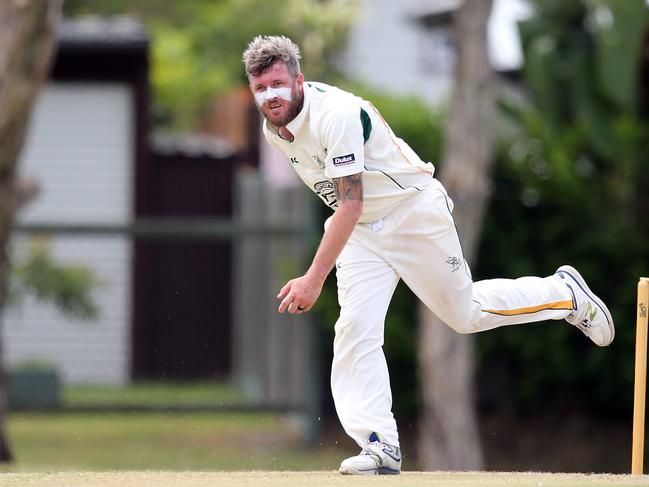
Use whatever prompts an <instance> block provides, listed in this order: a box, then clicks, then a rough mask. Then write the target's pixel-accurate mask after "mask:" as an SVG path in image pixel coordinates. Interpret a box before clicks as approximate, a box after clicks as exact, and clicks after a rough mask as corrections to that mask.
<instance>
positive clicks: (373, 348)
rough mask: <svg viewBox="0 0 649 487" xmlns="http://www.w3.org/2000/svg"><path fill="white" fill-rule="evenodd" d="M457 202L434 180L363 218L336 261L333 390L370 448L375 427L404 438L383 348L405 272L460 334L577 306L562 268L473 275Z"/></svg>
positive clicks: (351, 429)
mask: <svg viewBox="0 0 649 487" xmlns="http://www.w3.org/2000/svg"><path fill="white" fill-rule="evenodd" d="M452 208H453V206H452V202H451V200H450V198H449V197H448V196H447V194H446V190H445V189H444V187H443V186H442V185H441V183H439V181H437V180H436V179H433V181H432V182H431V183H430V184H429V185H428V186H426V188H425V189H424V190H422V191H421V192H420V193H418V194H416V195H415V196H413V197H411V198H409V199H407V200H406V201H404V202H403V203H401V204H400V205H399V206H398V207H397V208H396V209H395V210H393V211H392V212H391V213H390V214H389V215H388V216H387V217H385V218H384V219H383V220H379V221H377V222H373V223H370V224H358V225H356V228H355V229H354V231H353V233H352V235H351V237H350V239H349V241H348V242H347V244H346V246H345V248H344V249H343V251H342V252H341V254H340V256H339V257H338V260H337V262H336V276H337V280H338V301H339V304H340V317H339V318H338V321H337V322H336V326H335V332H336V334H335V339H334V347H333V348H334V358H333V363H332V368H331V390H332V394H333V398H334V403H335V405H336V411H337V413H338V417H339V418H340V422H341V423H342V426H343V428H344V429H345V431H346V432H347V434H348V435H349V436H351V437H352V438H353V439H354V440H355V441H356V442H357V443H358V444H359V445H360V446H361V447H363V446H364V445H366V444H367V443H368V441H369V436H370V434H371V433H372V432H375V433H377V434H378V435H379V438H380V439H381V441H384V442H386V443H388V444H391V445H394V446H399V435H398V432H397V426H396V422H395V420H394V416H393V414H392V393H391V391H390V378H389V375H388V367H387V363H386V361H385V356H384V354H383V348H382V347H383V329H384V321H385V315H386V312H387V309H388V305H389V303H390V299H391V298H392V294H393V293H394V290H395V288H396V286H397V283H398V281H399V279H403V281H404V282H405V284H406V285H407V286H408V287H409V288H410V289H411V290H412V291H413V292H414V294H416V295H417V297H419V299H421V300H422V301H423V302H424V304H425V305H426V306H427V307H428V308H430V309H431V311H432V312H433V313H435V315H437V316H438V317H439V318H440V319H441V320H442V321H444V322H445V323H446V324H447V325H448V326H450V327H451V328H453V329H454V330H455V331H457V332H458V333H475V332H480V331H485V330H490V329H493V328H497V327H499V326H503V325H514V324H520V323H529V322H534V321H541V320H548V319H553V320H554V319H562V318H565V317H566V316H567V315H568V314H569V313H570V311H571V310H572V295H571V293H570V291H569V289H568V287H567V286H566V285H565V284H563V283H562V282H561V281H560V280H559V279H558V278H556V277H554V276H550V277H546V278H540V277H522V278H520V279H490V280H484V281H479V282H472V279H471V273H470V271H469V268H468V266H467V264H466V262H465V260H464V256H463V255H462V249H461V248H460V242H459V239H458V235H457V232H456V229H455V224H454V222H453V217H452V215H451V211H452Z"/></svg>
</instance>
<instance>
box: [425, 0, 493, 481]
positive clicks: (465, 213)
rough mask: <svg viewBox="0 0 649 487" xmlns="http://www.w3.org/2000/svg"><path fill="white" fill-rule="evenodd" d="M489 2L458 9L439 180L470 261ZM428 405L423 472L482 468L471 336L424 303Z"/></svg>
mask: <svg viewBox="0 0 649 487" xmlns="http://www.w3.org/2000/svg"><path fill="white" fill-rule="evenodd" d="M491 3H492V2H491V0H465V1H464V3H463V5H462V6H461V7H460V8H459V10H458V11H457V12H456V14H455V18H454V22H455V33H456V40H457V48H458V57H457V67H456V80H455V92H454V94H453V98H452V101H451V107H450V113H449V118H448V120H447V124H446V135H445V149H444V155H443V158H442V162H443V164H442V168H441V176H440V180H441V181H442V182H443V184H444V186H445V187H446V189H447V191H448V193H449V195H450V196H451V198H452V199H453V200H454V202H455V210H454V218H455V222H456V224H457V227H458V231H459V234H460V241H461V243H462V249H463V252H464V257H465V259H467V261H468V262H471V260H472V256H473V255H474V253H475V249H476V247H477V245H476V244H477V242H478V237H479V235H480V228H481V222H482V218H483V214H484V210H485V207H486V204H487V200H488V197H489V193H490V185H489V167H490V163H491V159H492V152H493V134H492V130H491V127H492V126H493V115H494V106H495V103H494V94H493V89H492V79H491V69H490V66H489V61H488V53H487V20H488V19H489V14H490V11H491ZM419 317H420V328H419V330H420V337H419V338H420V339H419V372H420V377H421V383H422V395H423V411H422V416H421V418H420V422H419V442H418V453H419V458H420V466H421V468H422V469H423V470H481V469H482V468H483V459H482V448H481V446H480V436H479V433H478V422H477V415H476V408H475V384H474V361H473V337H472V336H471V335H459V334H457V333H455V332H454V331H453V330H451V329H450V328H449V327H447V326H446V325H445V324H444V323H443V322H441V321H440V320H439V319H438V318H437V317H436V316H435V315H433V314H432V313H431V311H430V310H429V309H428V308H426V307H425V306H424V305H423V304H422V305H420V308H419Z"/></svg>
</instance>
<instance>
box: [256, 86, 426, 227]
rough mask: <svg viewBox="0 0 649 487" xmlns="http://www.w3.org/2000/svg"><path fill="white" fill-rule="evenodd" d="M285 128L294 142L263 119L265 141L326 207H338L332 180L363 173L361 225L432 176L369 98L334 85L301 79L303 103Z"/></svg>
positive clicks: (372, 219)
mask: <svg viewBox="0 0 649 487" xmlns="http://www.w3.org/2000/svg"><path fill="white" fill-rule="evenodd" d="M286 128H287V129H288V130H289V131H290V132H291V133H292V134H293V135H294V139H293V141H288V140H285V139H283V138H281V137H280V136H279V134H278V133H277V131H276V129H275V127H273V126H272V125H271V124H269V123H268V122H267V121H266V120H264V135H265V137H266V140H267V141H268V142H269V143H270V144H271V145H273V146H274V147H277V148H278V149H279V150H281V151H282V152H284V153H285V154H286V156H287V157H288V158H289V160H290V161H291V165H292V166H293V169H295V172H297V174H298V176H300V178H301V179H302V180H303V181H304V183H305V184H306V185H307V186H308V187H309V188H311V190H312V191H313V192H314V193H315V194H317V195H318V196H319V197H320V198H321V199H322V200H323V201H324V202H325V203H326V204H327V205H328V206H330V207H331V208H333V209H335V208H336V207H337V201H336V195H335V191H334V186H333V183H332V179H333V178H340V177H344V176H349V175H351V174H357V173H362V180H363V214H362V215H361V217H360V219H359V222H360V223H368V222H373V221H376V220H379V219H381V218H383V217H385V216H386V215H387V214H388V213H390V211H392V210H393V209H394V208H395V207H396V206H397V205H398V204H399V203H400V202H401V201H403V200H404V199H406V198H408V197H409V196H412V195H413V194H416V193H418V192H419V191H421V190H422V189H423V188H424V187H425V186H426V185H427V184H428V183H430V182H431V181H432V179H433V173H434V172H435V168H434V166H433V165H432V164H431V163H425V162H423V161H422V160H421V159H420V158H419V156H417V154H415V152H414V151H413V150H412V149H411V148H410V147H409V146H408V144H406V143H405V142H404V141H403V140H401V139H399V138H398V137H396V136H395V135H394V133H393V132H392V129H390V127H389V126H388V124H387V123H386V122H385V120H383V118H382V117H381V115H380V114H379V112H378V111H377V110H376V108H374V106H373V105H372V104H371V103H370V102H368V101H365V100H363V99H362V98H360V97H358V96H356V95H353V94H351V93H348V92H346V91H343V90H341V89H339V88H336V87H334V86H330V85H326V84H324V83H315V82H305V83H304V106H303V107H302V110H301V111H300V113H299V114H298V115H297V117H295V119H293V120H292V121H291V122H290V123H289V124H288V125H287V126H286Z"/></svg>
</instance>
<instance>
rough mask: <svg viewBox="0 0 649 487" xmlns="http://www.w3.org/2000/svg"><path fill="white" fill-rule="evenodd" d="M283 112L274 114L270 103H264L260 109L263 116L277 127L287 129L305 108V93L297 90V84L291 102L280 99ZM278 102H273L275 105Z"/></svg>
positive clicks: (292, 89) (293, 89) (293, 88)
mask: <svg viewBox="0 0 649 487" xmlns="http://www.w3.org/2000/svg"><path fill="white" fill-rule="evenodd" d="M279 102H280V103H281V107H280V108H281V109H282V110H281V112H279V113H274V112H273V110H271V109H270V103H269V102H264V104H263V105H262V106H261V107H260V108H259V111H260V112H261V114H262V115H263V116H264V118H266V120H268V122H270V123H271V124H273V125H274V126H275V127H286V125H288V124H289V123H290V122H291V121H292V120H293V119H294V118H295V117H297V116H298V114H299V113H300V111H301V110H302V107H303V106H304V92H303V91H302V92H299V91H298V90H297V84H296V85H294V86H293V87H292V88H291V101H287V100H283V99H281V98H280V99H279ZM274 103H276V102H273V104H274Z"/></svg>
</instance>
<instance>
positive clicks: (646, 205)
mask: <svg viewBox="0 0 649 487" xmlns="http://www.w3.org/2000/svg"><path fill="white" fill-rule="evenodd" d="M532 5H533V6H534V9H535V14H534V16H533V17H532V18H531V19H530V20H529V21H526V22H523V23H522V24H521V25H520V32H521V37H522V41H523V49H524V55H525V65H524V70H523V75H524V80H525V85H526V87H527V88H528V89H529V95H530V97H529V103H525V104H523V105H520V104H519V105H516V104H511V103H507V102H505V103H504V104H503V108H504V111H505V113H507V114H508V115H509V116H510V117H511V118H512V119H513V120H514V121H515V122H516V124H517V125H518V127H519V129H520V132H519V134H518V136H517V137H515V138H514V139H513V140H509V141H503V143H502V145H501V147H500V156H499V160H498V164H497V170H496V174H495V178H494V179H495V182H496V185H497V189H496V191H495V198H494V200H493V202H492V205H491V209H490V211H489V214H488V218H487V223H486V227H485V232H486V234H485V236H484V238H483V245H482V248H481V251H480V255H481V258H480V259H479V265H478V268H477V269H476V273H475V274H476V276H474V277H479V278H485V277H495V276H499V275H501V274H503V273H504V274H505V275H507V276H509V277H517V276H520V275H548V274H551V273H552V272H554V270H555V269H556V268H557V267H558V266H559V265H561V264H562V263H571V264H572V265H574V266H575V267H577V268H578V269H579V270H580V272H581V273H582V274H583V275H584V277H585V278H586V280H587V281H588V282H589V285H590V286H591V288H592V289H594V290H595V291H596V292H597V293H598V294H599V295H600V296H601V297H602V298H603V299H604V300H605V302H607V303H608V305H609V308H610V309H611V312H612V314H613V317H614V320H615V321H616V324H617V332H616V339H615V342H614V343H613V345H612V346H611V347H610V348H607V349H597V348H596V347H593V346H592V345H591V344H590V342H589V341H588V340H587V339H585V338H584V337H582V336H580V334H578V333H576V332H575V330H574V329H572V328H571V327H569V326H565V324H564V323H562V322H561V323H558V322H552V323H545V324H542V325H532V326H527V327H516V328H515V329H506V330H497V331H494V332H491V333H489V334H483V335H481V336H480V350H481V352H482V360H483V364H484V366H483V368H482V370H483V371H484V372H483V377H482V379H483V382H491V383H493V381H490V379H495V377H494V374H500V380H499V383H500V387H501V388H502V390H500V391H499V392H495V391H491V393H490V394H489V396H490V397H492V398H497V397H501V398H503V397H507V390H511V389H513V390H515V391H518V396H519V397H520V398H521V399H522V401H523V404H526V405H527V406H530V407H531V406H533V405H537V404H541V403H544V404H547V402H548V401H550V400H554V401H558V402H560V403H561V404H563V405H564V406H566V407H569V406H574V405H585V404H587V405H589V407H592V406H594V405H599V406H600V407H603V408H621V409H628V408H629V407H630V400H631V394H629V391H630V387H631V383H632V377H633V373H632V371H633V357H634V353H633V343H634V329H633V326H632V324H633V323H634V309H635V285H636V282H637V278H638V277H639V276H640V275H644V274H646V273H647V262H648V261H649V227H647V225H646V223H645V222H644V219H646V215H647V209H649V195H647V193H646V191H644V190H643V188H646V184H647V182H648V180H649V167H648V166H647V164H646V162H645V158H646V154H648V153H649V125H648V124H647V121H646V120H643V119H642V118H641V117H640V115H639V112H640V110H639V108H640V102H639V94H640V90H641V89H642V86H641V83H640V67H641V66H640V60H641V57H640V52H641V49H642V45H643V40H644V33H645V31H646V28H647V25H648V22H647V21H648V20H649V10H648V9H647V7H646V6H645V5H644V2H643V1H642V0H628V1H624V2H616V1H607V0H597V1H589V0H581V1H575V2H562V1H558V0H536V1H534V2H532ZM503 371H507V372H506V373H503ZM494 400H495V401H496V402H499V401H500V402H501V403H502V402H503V401H502V400H498V399H494ZM505 402H510V400H509V399H505ZM496 405H498V404H496ZM499 405H500V406H502V405H503V404H499Z"/></svg>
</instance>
